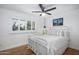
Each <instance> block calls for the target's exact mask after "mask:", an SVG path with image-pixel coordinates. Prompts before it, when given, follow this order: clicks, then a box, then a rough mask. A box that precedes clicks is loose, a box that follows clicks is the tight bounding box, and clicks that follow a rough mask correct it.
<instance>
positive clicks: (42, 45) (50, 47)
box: [29, 35, 68, 55]
mask: <svg viewBox="0 0 79 59" xmlns="http://www.w3.org/2000/svg"><path fill="white" fill-rule="evenodd" d="M30 41H32V42H31V44H30V43H29V44H30V45H31V47H32V50H33V51H34V52H35V53H36V54H39V51H40V52H41V54H48V55H50V54H63V53H64V51H65V49H66V48H67V47H68V39H66V38H64V37H63V36H52V35H35V36H32V37H30V39H29V42H30ZM35 50H38V51H35Z"/></svg>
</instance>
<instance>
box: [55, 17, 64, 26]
mask: <svg viewBox="0 0 79 59" xmlns="http://www.w3.org/2000/svg"><path fill="white" fill-rule="evenodd" d="M62 25H63V18H57V19H53V26H62Z"/></svg>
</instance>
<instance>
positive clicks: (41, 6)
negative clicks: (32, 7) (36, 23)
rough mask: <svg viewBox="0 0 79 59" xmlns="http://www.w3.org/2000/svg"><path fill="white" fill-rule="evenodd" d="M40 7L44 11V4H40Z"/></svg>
mask: <svg viewBox="0 0 79 59" xmlns="http://www.w3.org/2000/svg"><path fill="white" fill-rule="evenodd" d="M39 7H40V8H41V10H42V11H43V12H44V7H43V5H42V4H39Z"/></svg>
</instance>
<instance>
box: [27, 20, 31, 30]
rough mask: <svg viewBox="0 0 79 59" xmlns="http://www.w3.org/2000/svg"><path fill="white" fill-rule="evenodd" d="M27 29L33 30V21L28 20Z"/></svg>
mask: <svg viewBox="0 0 79 59" xmlns="http://www.w3.org/2000/svg"><path fill="white" fill-rule="evenodd" d="M27 30H31V21H27Z"/></svg>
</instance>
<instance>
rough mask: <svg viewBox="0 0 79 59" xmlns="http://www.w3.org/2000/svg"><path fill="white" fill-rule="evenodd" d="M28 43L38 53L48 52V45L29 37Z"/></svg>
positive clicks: (45, 53)
mask: <svg viewBox="0 0 79 59" xmlns="http://www.w3.org/2000/svg"><path fill="white" fill-rule="evenodd" d="M28 44H29V45H30V48H31V49H32V51H33V52H34V53H35V54H37V55H47V54H48V48H47V47H46V46H43V45H42V44H41V43H39V42H37V41H35V40H32V39H29V40H28Z"/></svg>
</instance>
